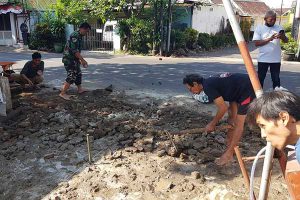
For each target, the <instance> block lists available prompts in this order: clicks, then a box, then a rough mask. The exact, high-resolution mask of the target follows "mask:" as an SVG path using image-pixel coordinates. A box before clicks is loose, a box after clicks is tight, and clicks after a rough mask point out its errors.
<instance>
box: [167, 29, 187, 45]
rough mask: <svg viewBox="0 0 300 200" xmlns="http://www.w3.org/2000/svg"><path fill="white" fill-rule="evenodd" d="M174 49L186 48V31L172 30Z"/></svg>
mask: <svg viewBox="0 0 300 200" xmlns="http://www.w3.org/2000/svg"><path fill="white" fill-rule="evenodd" d="M171 45H172V49H180V48H185V47H186V37H185V34H184V31H181V30H178V29H177V30H172V32H171Z"/></svg>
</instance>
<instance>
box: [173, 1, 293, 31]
mask: <svg viewBox="0 0 300 200" xmlns="http://www.w3.org/2000/svg"><path fill="white" fill-rule="evenodd" d="M231 2H232V6H233V9H234V11H235V13H236V16H237V18H238V21H239V22H243V21H247V22H249V23H250V25H251V27H250V31H251V32H253V31H254V30H255V27H256V26H257V25H260V24H264V15H265V13H266V12H267V11H268V10H271V8H270V7H269V6H267V5H266V4H265V3H264V2H262V1H260V0H231ZM177 3H178V1H177ZM181 3H184V4H186V5H187V6H186V10H187V11H186V12H187V13H190V16H189V17H186V18H185V19H184V20H183V21H185V23H186V24H187V25H188V27H191V28H193V29H195V30H197V31H199V32H204V33H209V34H215V33H218V32H222V31H224V29H226V27H227V26H228V17H227V13H226V11H225V8H224V5H223V1H222V0H206V1H205V3H203V1H202V0H185V1H182V2H181ZM284 11H285V13H284V14H283V16H279V15H278V20H277V23H281V24H285V23H287V22H288V21H289V18H290V17H288V16H287V15H288V13H289V12H290V11H288V10H285V9H284ZM280 18H281V19H280Z"/></svg>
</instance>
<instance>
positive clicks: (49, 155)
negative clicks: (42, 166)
mask: <svg viewBox="0 0 300 200" xmlns="http://www.w3.org/2000/svg"><path fill="white" fill-rule="evenodd" d="M54 156H55V154H54V153H49V154H46V155H44V159H51V158H54Z"/></svg>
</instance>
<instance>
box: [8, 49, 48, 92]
mask: <svg viewBox="0 0 300 200" xmlns="http://www.w3.org/2000/svg"><path fill="white" fill-rule="evenodd" d="M41 58H42V56H41V54H40V53H38V52H35V53H33V54H32V60H31V61H28V62H27V63H26V64H25V65H24V67H23V69H22V71H21V73H20V74H12V75H11V76H12V77H13V80H14V81H16V82H17V83H20V84H21V85H23V86H25V84H29V85H30V86H35V85H37V84H39V83H41V82H43V80H44V78H43V73H44V62H43V61H41Z"/></svg>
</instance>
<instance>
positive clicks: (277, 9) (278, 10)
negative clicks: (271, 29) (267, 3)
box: [273, 8, 292, 15]
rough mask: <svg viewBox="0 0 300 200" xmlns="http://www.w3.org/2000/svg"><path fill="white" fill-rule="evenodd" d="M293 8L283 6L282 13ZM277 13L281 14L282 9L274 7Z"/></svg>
mask: <svg viewBox="0 0 300 200" xmlns="http://www.w3.org/2000/svg"><path fill="white" fill-rule="evenodd" d="M291 9H292V8H282V14H285V13H286V12H288V11H290V10H291ZM273 10H274V11H275V12H276V13H277V15H280V13H281V9H280V8H275V9H273Z"/></svg>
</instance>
